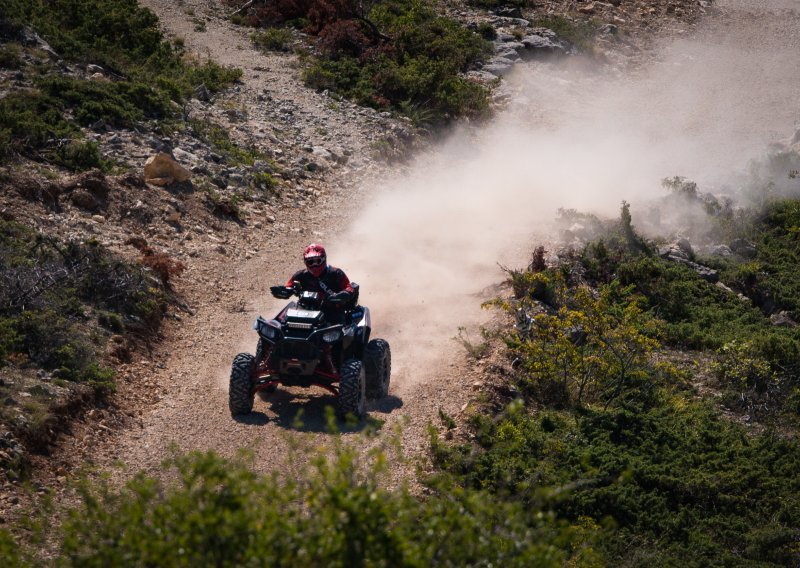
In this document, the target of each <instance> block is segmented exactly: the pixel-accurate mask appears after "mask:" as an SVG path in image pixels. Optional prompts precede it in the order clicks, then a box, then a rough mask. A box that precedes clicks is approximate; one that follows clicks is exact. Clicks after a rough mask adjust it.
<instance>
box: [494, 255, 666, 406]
mask: <svg viewBox="0 0 800 568" xmlns="http://www.w3.org/2000/svg"><path fill="white" fill-rule="evenodd" d="M515 294H516V295H517V297H518V298H519V301H516V302H513V303H509V304H504V307H506V309H507V310H508V311H510V312H512V313H515V314H517V317H518V322H517V325H516V330H515V332H514V333H512V334H510V335H509V336H508V338H507V343H508V345H509V347H510V348H511V349H512V351H513V353H514V357H515V358H516V359H517V360H518V363H519V367H520V371H521V373H520V376H519V378H518V382H519V386H520V387H521V389H522V390H523V392H524V393H526V394H527V395H529V396H532V397H533V398H535V399H536V400H538V401H539V402H542V403H544V404H556V405H565V404H569V405H571V404H574V405H577V406H582V405H584V404H587V403H598V402H600V403H604V404H606V405H609V404H610V403H612V402H614V401H616V400H617V399H619V398H620V397H623V398H627V397H629V396H636V395H637V394H638V393H640V392H647V391H648V390H649V389H648V388H647V386H646V383H647V381H648V379H649V375H650V372H649V371H650V361H649V359H650V355H651V353H652V352H653V350H654V349H656V348H657V347H658V346H659V343H658V341H657V339H655V338H656V337H657V336H658V327H659V322H657V321H656V320H654V319H653V318H652V317H651V316H649V315H647V314H646V313H644V312H643V310H642V306H641V302H640V301H639V300H638V299H637V298H634V297H631V296H630V290H625V289H621V288H620V287H619V286H617V285H614V284H612V285H605V286H602V287H600V289H599V290H597V291H596V292H593V291H591V290H589V288H588V287H586V286H568V285H567V282H566V280H565V279H564V276H563V274H562V273H561V272H560V271H559V270H546V271H544V272H539V273H536V274H531V273H530V272H526V273H525V274H524V275H522V276H518V278H517V281H516V283H515ZM537 296H540V297H539V298H538V300H539V301H546V302H547V303H548V304H550V306H552V308H553V309H552V310H540V309H536V308H537V306H536V304H535V302H531V299H534V300H536V299H537ZM623 395H626V396H623Z"/></svg>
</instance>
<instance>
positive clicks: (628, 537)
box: [434, 397, 800, 566]
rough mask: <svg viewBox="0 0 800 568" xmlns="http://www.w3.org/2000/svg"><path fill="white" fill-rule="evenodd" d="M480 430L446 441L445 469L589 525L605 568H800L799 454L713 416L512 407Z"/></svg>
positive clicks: (441, 457)
mask: <svg viewBox="0 0 800 568" xmlns="http://www.w3.org/2000/svg"><path fill="white" fill-rule="evenodd" d="M670 398H671V397H668V398H666V400H667V401H669V400H670ZM662 400H664V399H662ZM672 400H675V399H672ZM472 430H473V433H474V434H475V435H476V442H477V445H476V446H469V445H467V446H454V447H447V446H445V445H443V444H442V442H441V441H435V444H434V448H435V456H436V459H437V462H438V463H439V464H441V465H442V466H444V467H446V468H447V469H448V470H449V471H452V472H455V473H458V474H459V475H460V476H462V479H463V481H464V483H466V485H467V486H469V487H475V488H477V487H480V488H482V489H488V490H489V491H491V492H492V493H493V494H495V495H496V496H498V497H497V498H498V500H500V499H502V500H503V501H515V502H520V501H521V502H522V503H524V504H525V505H526V506H528V507H530V508H531V509H533V510H536V509H537V508H541V507H547V506H551V507H553V509H554V511H555V512H556V513H557V514H558V515H559V516H560V517H562V518H564V519H566V520H567V521H568V522H573V523H575V522H577V521H578V520H580V519H588V520H589V521H590V522H592V523H594V525H595V526H597V527H598V529H599V530H600V531H601V534H599V535H598V540H597V547H598V549H599V550H600V551H602V553H603V554H604V559H603V562H602V564H604V565H613V566H621V565H635V566H672V565H678V564H681V565H687V566H732V565H737V566H738V565H759V566H788V565H795V564H797V562H798V561H799V560H800V557H798V550H797V548H796V546H795V543H796V542H797V539H798V538H800V531H799V530H798V528H797V527H798V526H800V525H799V524H798V522H800V498H798V495H800V493H798V489H800V484H799V482H798V480H797V476H796V475H795V472H796V469H797V468H798V467H800V447H799V446H798V444H797V443H796V442H794V441H790V440H785V439H781V438H779V437H777V436H774V435H771V434H762V435H756V436H753V435H749V434H748V433H746V432H745V431H744V430H743V429H742V428H741V427H740V426H737V425H735V424H733V423H731V422H729V421H728V420H726V419H725V418H723V417H721V416H719V414H718V413H717V412H715V411H713V410H710V409H709V408H708V407H706V406H704V405H702V404H697V403H693V402H691V401H688V400H685V399H682V398H681V399H679V400H675V403H674V404H670V403H666V404H665V403H664V402H661V403H657V404H655V405H653V406H651V407H650V408H646V407H645V408H639V409H636V410H628V409H615V410H607V411H600V410H591V409H584V410H583V411H582V412H581V413H580V414H568V413H557V412H552V411H549V412H537V413H534V412H528V411H527V410H525V409H524V408H523V407H521V406H520V405H518V404H512V406H510V407H509V408H508V409H507V410H506V412H505V413H502V414H501V415H499V416H497V417H496V418H494V419H493V418H488V417H484V416H481V415H476V416H475V418H474V420H473V428H472ZM600 527H603V528H602V529H600Z"/></svg>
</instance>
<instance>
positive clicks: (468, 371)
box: [0, 0, 709, 515]
mask: <svg viewBox="0 0 800 568" xmlns="http://www.w3.org/2000/svg"><path fill="white" fill-rule="evenodd" d="M142 3H143V4H144V5H146V6H148V7H149V8H151V9H152V10H153V11H154V12H156V13H157V14H158V16H159V17H160V19H161V23H162V26H163V28H164V30H165V31H166V32H167V33H168V34H169V35H170V36H172V37H176V38H181V39H182V41H183V43H184V45H185V46H186V49H187V50H188V51H190V52H192V53H195V54H197V57H199V58H211V59H213V60H214V61H216V62H218V63H220V64H223V65H230V66H236V67H239V68H242V69H243V71H244V75H243V77H242V79H241V81H240V82H239V83H238V84H237V85H236V86H234V87H233V88H232V89H231V90H230V91H228V92H226V93H225V94H223V95H220V96H216V97H212V96H210V94H209V93H206V92H203V91H202V90H200V91H199V92H197V93H196V98H194V99H193V100H192V101H191V102H190V103H188V104H187V105H186V107H185V108H184V109H183V112H184V117H185V118H186V120H187V123H191V122H192V121H198V122H199V123H201V124H206V123H213V124H216V125H219V126H220V127H222V128H223V129H224V130H225V131H227V132H228V133H229V134H230V138H231V139H232V140H233V141H234V142H236V143H237V144H238V145H239V146H240V147H242V148H252V149H255V150H256V151H257V152H258V154H259V157H260V158H261V159H259V160H258V161H257V165H256V166H255V167H254V168H251V167H247V166H244V165H231V164H230V163H229V162H228V161H226V160H223V159H221V158H222V156H221V150H220V148H219V147H218V146H215V144H213V143H211V142H209V141H208V140H206V139H203V138H202V137H201V136H198V135H197V130H196V129H193V128H185V129H182V130H176V131H175V132H171V133H169V134H168V135H164V134H154V133H153V132H152V131H149V130H146V129H142V131H141V132H138V131H118V130H117V131H115V130H112V129H109V128H107V127H105V126H104V125H96V126H95V128H94V131H93V132H92V133H91V136H92V137H93V138H94V139H96V140H97V141H98V142H101V143H102V146H103V148H104V149H107V152H108V155H109V157H113V158H115V159H116V160H118V161H119V162H120V163H122V164H126V165H127V166H128V167H129V168H130V170H129V172H128V173H124V174H122V175H118V176H108V177H104V176H100V177H99V178H98V176H92V175H84V176H73V177H69V178H68V179H62V178H56V179H54V178H53V176H52V175H51V174H49V173H48V172H45V171H43V170H40V169H39V168H37V167H35V166H30V167H29V168H27V169H25V170H23V171H21V170H19V169H17V170H16V171H13V172H10V173H9V177H7V179H6V182H5V187H4V189H3V192H2V194H0V199H1V201H0V210H1V211H2V214H3V216H4V218H8V219H17V220H20V221H23V222H25V223H26V224H30V225H32V226H34V227H37V228H39V229H40V230H42V231H45V232H49V233H55V234H59V235H61V236H63V237H65V238H73V239H86V238H89V237H91V238H96V239H97V240H98V241H100V242H101V243H103V244H106V245H108V246H109V247H111V248H112V249H113V250H114V251H116V252H118V253H119V254H121V255H123V256H125V257H128V258H136V257H137V256H138V251H137V250H136V249H134V248H133V247H131V246H130V245H126V244H125V243H126V241H127V240H128V239H129V238H130V237H131V236H141V237H144V238H146V239H147V241H148V242H149V243H150V245H151V246H153V247H155V248H157V249H158V250H163V251H165V252H167V253H168V254H169V255H170V256H172V257H174V258H175V259H177V260H180V261H181V262H183V263H184V264H185V265H186V271H185V272H184V273H183V274H182V276H181V277H180V279H179V280H177V281H176V289H177V292H178V294H179V298H180V299H179V302H178V304H177V306H176V307H175V308H173V310H171V312H170V313H169V317H168V319H167V321H166V323H165V325H164V327H163V330H162V333H161V337H160V338H159V340H158V341H156V342H153V343H151V344H149V345H133V346H131V348H132V353H133V354H132V356H131V359H130V361H129V362H125V363H121V362H117V363H116V370H117V372H118V381H119V389H118V392H117V393H116V394H115V395H114V396H113V397H112V398H111V400H110V401H109V403H108V404H104V405H102V406H101V407H98V408H92V409H89V408H87V407H84V411H83V412H80V413H78V416H77V417H76V418H75V419H74V420H73V421H71V422H70V423H69V425H68V427H66V428H64V429H65V430H66V433H65V434H62V435H61V436H60V437H59V439H58V442H57V443H55V444H54V445H52V446H51V447H50V448H48V450H47V451H45V452H42V453H41V454H39V455H37V456H35V469H34V475H33V484H34V487H35V488H37V490H38V491H44V490H45V489H46V488H52V487H56V488H59V489H61V488H64V487H65V486H66V484H67V483H68V480H69V479H70V478H71V474H72V473H73V472H75V471H78V470H81V469H82V468H83V466H85V465H86V464H91V465H96V466H99V467H101V468H112V466H113V464H114V463H116V462H118V461H121V462H124V463H125V464H126V467H127V469H126V470H124V471H127V472H128V473H125V472H124V471H122V470H115V471H118V472H119V476H120V478H125V477H126V476H127V475H129V474H130V472H135V471H138V470H142V469H144V470H149V471H155V470H157V468H158V466H159V463H160V462H161V461H162V460H163V459H164V458H165V457H167V456H168V455H169V451H170V450H169V448H170V446H171V444H177V445H178V446H179V447H180V448H181V449H184V450H191V449H200V450H207V449H213V450H216V451H218V452H219V453H221V454H222V455H225V456H232V455H234V454H235V452H236V450H237V449H238V448H240V447H243V446H246V447H250V448H251V449H252V450H253V451H254V453H255V455H256V463H257V464H259V468H260V469H261V470H263V471H269V470H272V469H274V468H276V467H279V466H281V465H283V466H285V467H290V468H297V469H302V468H303V467H304V463H303V462H302V460H300V461H299V462H297V463H286V457H287V456H295V457H296V454H292V453H291V452H290V451H289V450H290V448H291V447H292V445H293V444H295V443H296V442H297V440H303V441H306V442H308V443H309V444H310V445H312V446H313V445H322V444H324V443H325V440H326V436H327V435H326V434H324V433H323V430H324V421H323V419H322V418H321V416H322V415H323V413H324V407H325V405H326V404H327V403H328V402H329V400H328V397H327V396H325V395H324V394H322V393H319V392H306V391H302V390H293V389H292V390H288V391H286V392H280V393H279V394H278V395H276V396H275V397H274V398H273V399H271V400H270V401H269V402H267V403H264V402H259V401H257V403H256V410H257V412H255V413H254V414H253V415H252V416H250V417H249V418H247V419H240V420H233V419H231V417H230V415H229V412H228V409H227V391H226V389H227V385H226V376H227V373H228V370H229V365H230V361H231V359H232V358H233V356H234V355H235V353H236V352H237V351H241V350H250V351H252V350H253V349H254V347H255V345H254V341H253V338H252V337H251V336H250V334H249V333H248V330H249V327H250V324H251V323H252V320H253V319H254V317H255V315H257V314H258V313H261V312H262V311H263V310H264V309H265V306H272V304H271V303H270V301H269V300H268V299H266V296H267V292H268V286H269V285H271V284H274V283H275V282H276V281H278V280H282V279H283V278H284V277H285V275H287V274H290V273H291V272H292V271H293V270H295V269H296V268H297V267H298V264H299V262H298V256H299V251H301V250H302V247H303V246H304V245H305V244H307V243H308V242H310V241H316V240H323V241H326V242H327V241H329V240H331V239H333V238H335V237H336V236H337V235H338V234H340V233H341V231H342V230H343V229H344V228H345V227H347V226H348V225H350V224H351V223H353V222H354V221H355V220H356V219H357V214H358V211H359V210H360V207H361V206H362V204H363V203H364V201H365V200H368V199H369V197H370V195H369V193H368V192H369V190H370V188H373V187H376V186H377V185H379V184H380V181H381V180H382V179H385V178H388V177H390V176H392V175H394V174H396V173H397V172H398V171H401V170H402V168H403V167H404V166H403V163H402V158H403V157H404V156H407V155H408V153H409V152H410V151H413V148H425V147H429V144H431V143H432V142H431V141H430V140H429V139H427V138H425V137H424V136H422V135H421V134H420V133H418V132H415V130H414V128H413V127H412V126H411V125H410V124H409V122H408V121H407V120H404V119H403V118H400V117H395V116H392V115H390V114H388V113H378V112H375V111H374V110H372V109H365V108H361V107H357V106H355V105H353V104H351V103H349V102H348V101H344V100H340V99H338V98H336V97H334V96H332V95H331V94H329V93H318V92H314V91H312V90H309V89H307V88H306V87H305V86H303V84H302V82H301V80H300V77H299V70H300V66H301V62H300V59H299V57H298V56H297V55H295V54H292V53H276V52H262V51H259V50H257V49H255V48H254V47H253V45H252V44H251V42H250V40H249V37H248V30H246V29H243V28H241V27H238V26H235V25H233V24H231V23H230V21H229V20H227V18H226V16H227V15H228V14H229V13H230V12H231V11H232V8H231V7H230V6H229V5H227V4H223V3H220V2H216V1H211V0H184V1H180V2H163V1H160V0H143V2H142ZM443 6H444V8H445V9H447V10H448V11H449V12H450V13H451V15H454V16H456V17H458V18H459V19H461V20H463V21H464V22H465V24H467V25H475V26H478V25H479V24H481V23H483V22H488V23H490V24H492V25H493V26H494V27H495V29H496V31H497V32H498V37H497V41H496V47H497V52H498V57H497V58H495V59H493V60H492V61H490V62H489V63H488V64H487V65H486V66H485V67H484V68H483V69H476V70H474V71H473V75H475V76H476V77H477V78H479V79H481V80H484V81H487V82H490V81H492V80H493V77H496V76H503V75H504V74H505V73H506V72H507V70H508V69H510V68H511V67H512V66H513V65H516V64H517V63H516V62H517V61H521V60H524V59H529V58H530V57H531V56H533V55H534V54H536V53H539V52H541V51H545V52H551V51H566V52H568V51H571V50H572V48H571V47H569V46H568V45H567V44H566V43H563V42H562V41H561V40H560V39H559V38H558V37H556V36H554V35H552V34H551V33H549V32H547V31H545V30H542V29H541V28H540V27H538V26H536V25H534V24H535V22H536V21H537V18H541V17H545V16H552V15H561V14H566V15H567V16H568V17H569V18H571V19H572V21H574V22H581V21H589V20H591V21H592V22H593V23H592V25H593V26H595V25H596V26H597V27H598V29H599V30H600V31H599V33H600V36H599V40H598V42H597V43H596V44H595V48H594V49H595V55H596V56H597V57H598V59H599V60H600V61H601V63H598V65H600V64H605V65H610V66H621V65H629V64H640V63H641V61H642V59H643V58H646V55H643V54H646V53H648V51H647V47H648V46H649V45H650V41H651V39H652V38H653V36H654V34H683V33H690V32H691V31H692V29H693V27H694V26H695V25H697V24H696V22H697V21H698V20H697V18H699V17H700V16H702V15H703V13H704V12H705V11H706V10H707V9H708V8H709V3H708V2H705V1H701V2H695V1H691V2H690V1H684V0H671V1H670V0H666V1H659V2H636V1H623V2H618V1H612V2H610V3H604V2H579V3H576V2H543V3H537V6H536V8H534V9H531V10H523V12H522V13H503V14H497V13H488V12H483V11H476V10H474V9H469V8H466V7H464V5H463V4H461V3H460V2H444V3H443ZM537 38H538V39H537ZM602 62H605V63H602ZM89 71H92V72H93V73H99V74H101V75H102V74H103V73H104V70H102V69H93V70H76V72H89ZM501 99H502V97H501ZM159 151H161V152H168V153H171V154H172V155H173V156H174V157H175V158H176V159H177V161H178V162H180V163H182V164H183V165H184V166H185V167H186V168H188V169H190V170H191V171H192V174H193V177H192V180H191V183H186V184H179V185H176V186H169V187H158V186H154V185H150V184H145V183H144V180H143V177H142V174H141V168H142V166H143V164H144V161H145V160H146V159H147V158H148V157H149V156H151V155H153V154H154V153H156V152H159ZM258 172H261V173H268V174H269V175H270V176H271V177H273V178H274V179H276V180H278V183H277V185H276V186H275V187H272V188H270V189H269V190H267V189H266V188H265V187H259V186H258V182H257V178H254V176H253V174H254V173H258ZM93 188H94V189H93ZM244 191H250V192H251V193H253V194H255V198H252V199H249V200H238V199H235V197H236V196H241V195H242V193H243V192H244ZM43 195H44V196H55V198H56V199H57V201H58V206H57V207H54V206H53V204H52V203H51V202H48V199H50V200H51V201H52V197H50V198H42V196H43ZM220 203H222V204H225V203H227V204H228V205H230V204H231V203H233V204H234V205H235V206H236V211H235V212H234V213H235V214H232V211H231V210H230V208H226V207H224V206H223V207H222V208H220V207H219V204H220ZM348 269H349V270H353V271H356V272H357V271H358V267H352V268H350V267H348ZM386 323H387V327H389V328H391V326H392V322H391V321H389V322H386ZM376 331H377V332H378V333H380V330H376ZM389 339H390V340H392V341H393V340H394V339H395V338H392V337H390V338H389ZM396 339H397V340H398V342H397V344H398V345H400V344H401V343H400V339H401V338H396ZM393 344H394V341H393ZM402 344H403V345H405V343H402ZM414 357H415V355H414V353H413V352H404V351H402V350H396V351H395V360H396V362H397V369H398V370H399V374H398V375H397V376H396V377H394V378H393V381H395V382H394V383H393V387H392V391H391V393H392V394H391V396H390V397H388V399H386V400H384V401H380V402H378V403H375V404H374V405H373V406H372V407H370V408H369V412H370V416H371V419H370V421H368V424H371V425H373V426H378V427H381V426H382V429H383V431H384V432H392V431H393V430H394V427H395V426H401V425H402V426H403V427H404V429H403V432H402V434H401V441H402V446H403V448H404V450H405V451H406V452H407V453H408V454H410V455H411V456H420V455H423V454H424V452H425V447H426V444H427V433H426V429H427V425H428V424H429V423H431V422H434V421H437V420H438V418H437V416H438V414H439V411H440V410H441V411H443V412H445V413H447V414H449V415H452V416H456V415H458V413H459V412H460V411H461V410H463V408H464V407H465V406H466V405H467V404H468V402H469V401H470V400H471V399H472V398H473V397H474V396H476V393H477V392H478V391H480V389H481V388H482V385H483V381H484V380H485V375H484V367H486V366H491V365H496V363H495V362H492V363H490V362H479V363H477V364H474V362H473V361H470V360H467V359H465V358H464V357H463V351H462V350H461V347H459V346H458V345H457V344H456V343H455V342H449V343H448V344H447V345H442V346H440V347H439V349H438V357H437V358H436V364H435V365H431V366H430V367H429V368H427V369H426V370H425V372H424V375H425V376H424V377H415V378H414V380H409V378H408V374H409V373H411V372H412V371H410V369H412V368H413V365H412V364H411V362H413V360H414ZM495 370H496V369H495ZM301 414H302V417H303V420H304V422H303V425H302V426H299V427H298V426H297V425H296V421H295V419H296V418H297V417H298V416H300V415H301ZM374 443H378V442H365V445H372V444H374ZM292 459H294V458H292ZM412 469H413V466H409V468H404V467H398V472H397V474H398V479H399V478H401V477H402V475H403V473H404V472H406V471H411V470H412ZM19 495H20V491H19V488H18V487H16V486H15V485H14V484H12V483H11V482H7V483H6V486H5V487H4V490H3V495H2V496H0V514H2V515H8V514H12V515H13V514H14V512H15V511H16V512H19V511H20V510H21V508H22V507H23V506H24V502H25V499H22V500H20V496H19Z"/></svg>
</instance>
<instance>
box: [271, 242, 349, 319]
mask: <svg viewBox="0 0 800 568" xmlns="http://www.w3.org/2000/svg"><path fill="white" fill-rule="evenodd" d="M303 262H304V263H305V265H306V268H305V269H304V270H298V271H297V272H295V273H294V274H293V275H292V276H291V278H289V280H288V282H287V283H286V287H287V288H289V289H292V288H294V286H295V282H299V283H300V289H301V290H303V291H306V292H319V294H320V297H321V298H322V300H323V302H326V303H328V304H329V305H333V306H342V305H347V304H348V303H349V302H350V301H351V300H352V299H353V294H354V293H355V290H354V289H353V287H352V286H351V285H350V279H349V278H348V277H347V275H346V274H345V273H344V271H343V270H342V269H341V268H336V267H335V266H330V265H329V264H328V263H327V255H326V254H325V247H323V246H322V245H319V244H316V243H312V244H310V245H308V246H307V247H306V248H305V250H304V251H303ZM336 312H338V309H336V308H334V310H333V314H331V315H334V314H335V313H336Z"/></svg>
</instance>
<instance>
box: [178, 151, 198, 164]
mask: <svg viewBox="0 0 800 568" xmlns="http://www.w3.org/2000/svg"><path fill="white" fill-rule="evenodd" d="M172 155H173V156H175V159H176V160H180V161H182V162H191V163H197V162H199V161H200V158H199V157H198V156H197V155H196V154H192V153H191V152H187V151H186V150H182V149H180V148H175V149H174V150H173V151H172Z"/></svg>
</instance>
